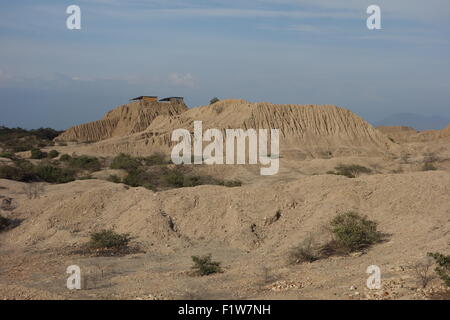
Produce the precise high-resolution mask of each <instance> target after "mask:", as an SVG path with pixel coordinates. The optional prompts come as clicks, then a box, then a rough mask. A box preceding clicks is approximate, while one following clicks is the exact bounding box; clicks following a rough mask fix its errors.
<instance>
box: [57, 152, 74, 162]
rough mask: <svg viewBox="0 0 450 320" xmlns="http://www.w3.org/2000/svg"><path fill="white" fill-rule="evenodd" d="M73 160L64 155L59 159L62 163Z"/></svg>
mask: <svg viewBox="0 0 450 320" xmlns="http://www.w3.org/2000/svg"><path fill="white" fill-rule="evenodd" d="M71 159H72V157H71V156H69V155H68V154H63V155H62V156H61V157H59V160H60V161H63V162H68V161H70V160H71Z"/></svg>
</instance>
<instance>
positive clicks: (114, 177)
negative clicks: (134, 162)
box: [107, 174, 122, 183]
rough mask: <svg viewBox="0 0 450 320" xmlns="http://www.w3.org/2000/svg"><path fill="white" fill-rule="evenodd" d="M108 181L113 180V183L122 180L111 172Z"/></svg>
mask: <svg viewBox="0 0 450 320" xmlns="http://www.w3.org/2000/svg"><path fill="white" fill-rule="evenodd" d="M107 180H108V181H111V182H114V183H121V182H122V180H121V179H120V178H119V176H117V175H115V174H111V175H110V176H109V177H108V179H107Z"/></svg>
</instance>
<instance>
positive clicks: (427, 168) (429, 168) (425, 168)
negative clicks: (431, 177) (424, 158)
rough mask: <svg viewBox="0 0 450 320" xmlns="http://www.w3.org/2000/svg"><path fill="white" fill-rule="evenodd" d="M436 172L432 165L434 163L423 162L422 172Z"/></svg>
mask: <svg viewBox="0 0 450 320" xmlns="http://www.w3.org/2000/svg"><path fill="white" fill-rule="evenodd" d="M436 170H437V168H436V166H435V165H434V163H432V162H425V163H424V164H423V165H422V171H436Z"/></svg>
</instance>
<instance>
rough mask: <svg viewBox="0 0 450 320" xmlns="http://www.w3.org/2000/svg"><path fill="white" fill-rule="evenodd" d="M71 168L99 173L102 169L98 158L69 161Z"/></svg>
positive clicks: (77, 158)
mask: <svg viewBox="0 0 450 320" xmlns="http://www.w3.org/2000/svg"><path fill="white" fill-rule="evenodd" d="M69 166H70V167H72V168H75V169H83V170H89V171H98V170H100V169H101V167H102V166H101V164H100V161H99V160H98V158H96V157H90V156H79V157H74V158H71V159H70V160H69Z"/></svg>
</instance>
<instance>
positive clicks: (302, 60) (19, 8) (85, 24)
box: [0, 0, 450, 129]
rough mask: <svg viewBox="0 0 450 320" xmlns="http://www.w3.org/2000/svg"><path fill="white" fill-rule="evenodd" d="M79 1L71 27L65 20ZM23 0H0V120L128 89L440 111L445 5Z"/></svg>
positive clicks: (90, 110) (95, 110) (100, 109)
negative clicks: (373, 13) (374, 18)
mask: <svg viewBox="0 0 450 320" xmlns="http://www.w3.org/2000/svg"><path fill="white" fill-rule="evenodd" d="M72 4H76V5H78V6H80V8H81V12H82V19H81V21H82V22H81V30H68V29H67V28H66V19H67V17H68V14H66V8H67V7H68V6H69V5H72ZM371 4H373V3H372V1H365V0H362V1H357V0H349V1H325V0H315V1H313V0H281V1H276V0H255V1H248V0H244V1H237V0H228V1H225V0H215V1H206V0H197V1H195V0H180V1H178V0H177V1H170V2H167V1H162V0H150V1H143V0H131V1H124V0H94V1H92V0H91V1H87V0H78V1H58V3H57V4H55V3H54V2H53V1H49V0H43V1H39V3H36V1H31V0H19V1H15V2H8V3H5V2H2V3H1V4H0V41H1V42H2V50H1V51H0V99H1V100H0V101H1V102H0V111H1V117H0V125H5V126H9V127H17V126H20V127H24V128H37V127H53V128H56V129H66V128H68V127H70V126H73V125H76V124H80V123H84V122H88V121H94V120H97V119H99V118H101V117H102V116H103V114H104V113H105V112H106V111H108V110H110V109H112V108H114V107H116V106H118V105H121V104H124V103H127V102H128V100H129V99H130V98H132V97H135V96H140V95H158V96H160V97H164V96H184V97H185V98H186V103H187V104H188V105H189V106H190V107H195V106H199V105H206V104H208V102H209V100H210V99H211V98H213V97H215V96H217V97H219V98H220V99H226V98H239V99H245V100H249V101H252V102H257V101H269V102H272V103H280V104H284V103H295V104H334V105H337V106H339V107H343V108H346V109H349V110H351V111H353V112H355V113H356V114H357V115H359V116H361V117H363V118H364V119H366V120H367V121H369V122H370V123H377V122H379V121H381V120H383V119H385V118H387V117H389V116H390V115H395V114H401V113H412V114H418V115H423V116H425V117H432V116H437V117H442V118H450V108H449V101H450V60H449V58H448V57H449V56H450V39H449V37H448V34H449V31H450V22H449V21H448V12H450V3H449V2H447V1H442V0H433V1H428V2H427V3H424V2H422V1H406V0H398V1H395V2H392V1H387V0H380V1H377V3H376V4H378V5H379V6H380V7H381V12H382V29H381V30H368V29H367V27H366V19H367V17H368V14H367V13H366V9H367V7H368V5H371Z"/></svg>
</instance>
